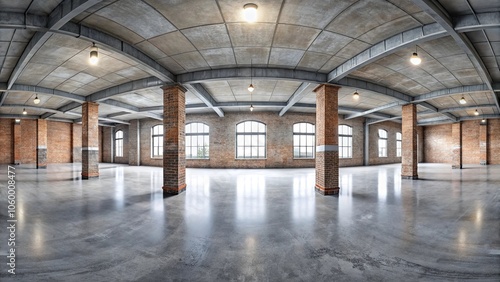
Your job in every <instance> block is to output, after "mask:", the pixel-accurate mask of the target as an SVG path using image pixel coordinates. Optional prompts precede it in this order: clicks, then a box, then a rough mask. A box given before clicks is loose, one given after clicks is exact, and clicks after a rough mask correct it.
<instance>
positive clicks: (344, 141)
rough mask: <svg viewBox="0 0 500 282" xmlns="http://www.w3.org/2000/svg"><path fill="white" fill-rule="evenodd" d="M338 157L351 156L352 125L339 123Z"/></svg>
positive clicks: (345, 157)
mask: <svg viewBox="0 0 500 282" xmlns="http://www.w3.org/2000/svg"><path fill="white" fill-rule="evenodd" d="M339 158H341V159H347V158H352V127H350V126H349V125H345V124H341V125H339Z"/></svg>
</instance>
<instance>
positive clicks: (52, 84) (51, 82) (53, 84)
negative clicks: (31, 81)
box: [38, 76, 66, 89]
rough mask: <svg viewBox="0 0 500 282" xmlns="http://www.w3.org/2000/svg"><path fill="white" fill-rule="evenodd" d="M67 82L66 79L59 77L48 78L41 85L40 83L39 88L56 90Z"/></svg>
mask: <svg viewBox="0 0 500 282" xmlns="http://www.w3.org/2000/svg"><path fill="white" fill-rule="evenodd" d="M65 81H66V78H62V77H57V76H47V77H45V78H44V79H43V80H42V81H41V82H40V83H38V86H41V87H46V88H50V89H55V88H57V86H58V85H60V84H61V83H63V82H65Z"/></svg>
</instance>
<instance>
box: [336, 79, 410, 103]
mask: <svg viewBox="0 0 500 282" xmlns="http://www.w3.org/2000/svg"><path fill="white" fill-rule="evenodd" d="M336 84H338V85H341V86H349V87H353V88H357V89H358V90H360V89H361V90H368V91H373V92H376V93H379V94H382V95H385V96H389V97H392V98H395V99H397V100H399V101H404V102H411V101H413V96H410V95H408V94H404V93H401V92H399V91H396V90H394V89H391V88H388V87H385V86H382V85H378V84H375V83H371V82H368V81H364V80H360V79H356V78H350V77H346V78H342V79H340V80H339V81H338V82H337V83H336Z"/></svg>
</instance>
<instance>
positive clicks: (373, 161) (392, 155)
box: [369, 121, 402, 165]
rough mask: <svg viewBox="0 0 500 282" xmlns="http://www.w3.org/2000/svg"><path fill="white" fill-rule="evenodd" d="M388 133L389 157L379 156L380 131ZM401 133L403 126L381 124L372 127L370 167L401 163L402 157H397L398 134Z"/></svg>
mask: <svg viewBox="0 0 500 282" xmlns="http://www.w3.org/2000/svg"><path fill="white" fill-rule="evenodd" d="M379 129H383V130H386V131H387V157H379V156H378V130H379ZM397 132H402V131H401V124H400V123H395V122H388V121H386V122H381V123H376V124H373V125H370V146H369V156H370V158H369V165H381V164H393V163H400V162H401V157H396V133H397Z"/></svg>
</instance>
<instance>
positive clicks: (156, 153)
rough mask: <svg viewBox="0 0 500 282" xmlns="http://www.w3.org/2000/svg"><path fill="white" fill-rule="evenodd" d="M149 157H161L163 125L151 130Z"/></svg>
mask: <svg viewBox="0 0 500 282" xmlns="http://www.w3.org/2000/svg"><path fill="white" fill-rule="evenodd" d="M151 157H153V158H159V157H163V125H162V124H158V125H155V126H153V128H151Z"/></svg>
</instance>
